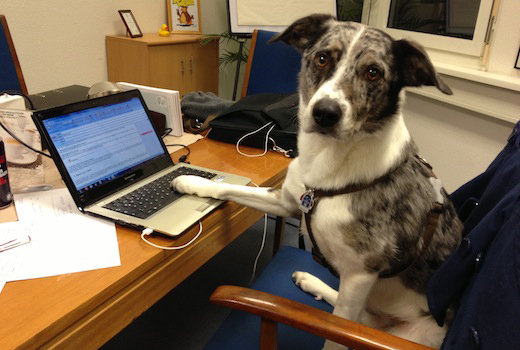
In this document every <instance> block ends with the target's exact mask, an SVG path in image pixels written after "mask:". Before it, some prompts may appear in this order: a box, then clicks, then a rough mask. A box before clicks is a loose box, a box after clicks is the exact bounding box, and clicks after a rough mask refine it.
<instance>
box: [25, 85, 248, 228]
mask: <svg viewBox="0 0 520 350" xmlns="http://www.w3.org/2000/svg"><path fill="white" fill-rule="evenodd" d="M33 119H34V122H35V124H36V127H37V128H38V130H39V131H40V133H41V135H42V136H43V137H44V138H45V139H46V141H47V144H48V147H49V151H50V153H51V155H52V158H53V159H54V162H55V163H56V166H57V168H58V170H59V171H60V174H61V176H62V178H63V180H64V181H65V184H66V185H67V188H68V189H69V191H70V193H71V195H72V198H73V199H74V201H75V203H76V205H77V206H78V209H79V210H80V211H82V212H84V213H87V214H91V215H95V216H100V217H104V218H107V219H110V220H113V221H115V222H116V223H119V224H122V225H126V226H130V227H133V228H136V229H140V230H142V229H145V228H151V229H153V230H154V231H155V232H158V233H162V234H166V235H169V236H176V235H179V234H181V233H182V232H183V231H185V230H186V229H187V228H189V227H190V226H192V225H193V224H195V223H196V222H197V221H198V220H200V219H201V218H202V217H204V216H205V215H207V214H208V213H209V212H211V211H212V210H213V209H215V208H216V207H217V206H218V205H220V204H221V203H222V201H218V200H214V199H209V198H199V197H197V196H191V195H181V194H179V193H177V192H175V191H173V190H172V189H171V187H170V182H171V180H172V179H173V178H174V177H175V176H177V175H179V174H193V175H198V176H203V177H206V178H209V179H211V180H213V181H219V182H226V183H231V184H238V185H246V184H248V183H249V182H250V181H251V180H250V179H248V178H246V177H243V176H238V175H233V174H228V173H224V172H221V171H216V170H212V169H207V168H203V167H199V166H194V165H190V164H185V163H178V164H174V163H173V161H172V160H171V157H170V155H169V154H168V151H167V149H166V146H165V145H164V142H163V141H162V138H161V136H160V135H159V133H158V132H157V130H156V129H155V127H154V125H153V123H152V120H151V118H150V115H149V113H148V109H147V108H146V105H145V103H144V102H143V98H142V96H141V94H140V92H139V91H138V90H131V91H127V92H123V93H118V94H114V95H109V96H105V97H100V98H97V99H92V100H87V101H82V102H77V103H73V104H69V105H66V106H61V107H55V108H51V109H47V110H42V111H37V112H35V113H34V114H33Z"/></svg>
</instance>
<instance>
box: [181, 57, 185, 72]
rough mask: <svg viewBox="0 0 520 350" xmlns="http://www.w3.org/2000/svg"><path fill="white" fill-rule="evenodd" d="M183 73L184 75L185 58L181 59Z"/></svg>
mask: <svg viewBox="0 0 520 350" xmlns="http://www.w3.org/2000/svg"><path fill="white" fill-rule="evenodd" d="M181 74H182V75H184V59H181Z"/></svg>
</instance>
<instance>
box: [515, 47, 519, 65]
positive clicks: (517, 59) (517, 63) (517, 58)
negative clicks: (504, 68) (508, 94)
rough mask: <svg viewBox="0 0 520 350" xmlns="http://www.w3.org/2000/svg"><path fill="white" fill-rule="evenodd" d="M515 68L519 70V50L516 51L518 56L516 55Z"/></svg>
mask: <svg viewBox="0 0 520 350" xmlns="http://www.w3.org/2000/svg"><path fill="white" fill-rule="evenodd" d="M515 68H516V69H520V49H518V54H517V55H516V62H515Z"/></svg>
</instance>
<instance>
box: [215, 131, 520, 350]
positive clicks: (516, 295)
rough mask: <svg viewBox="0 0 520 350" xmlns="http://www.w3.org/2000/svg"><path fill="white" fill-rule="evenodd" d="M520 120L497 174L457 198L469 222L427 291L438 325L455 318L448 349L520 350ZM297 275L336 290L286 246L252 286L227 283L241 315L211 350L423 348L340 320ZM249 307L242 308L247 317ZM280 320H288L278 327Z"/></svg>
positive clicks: (224, 289) (227, 298)
mask: <svg viewBox="0 0 520 350" xmlns="http://www.w3.org/2000/svg"><path fill="white" fill-rule="evenodd" d="M519 179H520V122H519V123H518V124H517V125H516V126H515V128H514V130H513V133H512V135H511V136H510V137H509V139H508V143H507V145H506V147H505V148H504V149H503V150H502V151H501V152H500V154H499V155H498V156H497V158H496V159H495V160H494V161H493V162H492V163H491V165H490V166H489V168H488V169H487V170H486V171H485V172H484V173H483V174H481V175H479V176H478V177H476V178H475V179H474V180H472V181H470V182H468V183H467V184H465V185H464V186H462V187H461V188H460V189H458V190H457V191H455V192H454V193H453V194H452V195H451V197H452V200H453V202H454V204H455V206H456V207H457V209H458V211H459V216H461V219H462V220H463V221H464V227H465V231H464V239H463V241H462V242H461V244H460V247H459V248H458V249H457V250H456V251H455V252H454V253H453V254H452V256H451V257H450V258H449V259H448V260H447V261H446V262H445V263H444V264H443V265H442V266H441V268H440V269H439V270H438V271H437V272H436V274H435V275H434V276H433V278H432V280H431V281H430V283H429V288H428V301H429V305H430V309H431V312H432V315H433V316H434V317H435V319H436V320H437V322H438V323H439V324H442V323H443V322H444V321H445V317H446V310H447V308H448V307H449V306H455V307H456V310H455V315H454V317H453V319H452V321H451V325H450V328H449V331H448V333H447V335H446V338H445V340H444V344H443V348H444V349H477V348H482V349H520V337H519V336H518V334H517V332H516V327H517V325H518V324H519V322H520V274H519V273H518V271H520V181H519ZM295 270H302V271H308V272H310V273H312V274H314V275H316V276H318V277H319V278H321V279H322V280H323V281H324V282H325V283H327V284H329V285H331V286H333V287H337V284H338V281H337V279H335V278H334V277H333V276H332V275H331V274H330V273H329V271H328V270H326V269H325V268H323V267H321V266H320V265H318V264H317V263H315V262H314V261H313V259H312V257H311V254H310V253H309V252H307V251H304V250H299V249H296V248H290V247H282V248H280V250H279V251H278V252H277V253H276V255H275V256H274V257H273V259H272V260H271V262H270V263H269V264H268V265H267V267H266V268H265V270H264V271H263V272H262V273H261V275H260V276H259V278H258V279H257V280H256V281H255V282H254V283H253V285H252V286H251V288H250V289H249V288H241V287H234V286H221V287H219V288H218V289H217V290H216V291H215V292H214V293H213V295H212V297H211V300H212V301H213V302H214V303H216V304H218V305H223V306H226V307H231V308H233V309H236V310H235V311H233V312H232V313H231V314H230V315H229V317H228V318H227V319H226V321H225V322H224V323H223V325H222V326H221V327H220V328H219V330H218V331H217V332H216V334H215V335H214V336H213V338H212V339H211V340H210V341H209V343H208V344H207V346H206V350H215V349H218V350H221V349H258V347H259V345H258V344H261V347H260V348H261V349H275V348H276V343H278V345H279V348H280V349H299V350H305V349H321V347H322V346H323V343H324V339H325V338H327V339H331V340H333V341H335V342H339V343H342V344H344V345H347V346H350V347H353V348H356V349H383V348H385V349H388V348H398V349H420V348H421V347H420V346H418V345H417V344H413V343H410V342H407V341H405V340H403V339H401V338H397V337H394V336H392V335H389V334H386V333H384V332H380V331H377V330H374V329H371V328H369V327H366V326H363V325H360V324H356V323H354V322H350V321H347V320H344V319H340V318H338V317H336V316H334V315H332V314H330V313H329V312H330V311H331V307H330V306H329V305H328V304H326V303H325V302H323V301H317V300H314V299H313V297H312V296H311V295H309V294H307V293H305V292H303V291H302V290H300V289H299V288H298V287H297V286H295V285H294V283H293V282H292V280H291V275H292V273H293V272H294V271H295ZM239 310H240V311H239ZM277 323H279V325H278V327H277Z"/></svg>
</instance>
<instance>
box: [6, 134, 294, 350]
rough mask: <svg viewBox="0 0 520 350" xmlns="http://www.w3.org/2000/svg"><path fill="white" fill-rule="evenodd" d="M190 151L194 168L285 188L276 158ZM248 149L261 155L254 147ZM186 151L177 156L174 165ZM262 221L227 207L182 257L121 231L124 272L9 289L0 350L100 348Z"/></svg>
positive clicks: (227, 150)
mask: <svg viewBox="0 0 520 350" xmlns="http://www.w3.org/2000/svg"><path fill="white" fill-rule="evenodd" d="M190 149H191V155H190V161H191V163H192V164H195V165H203V166H207V167H210V168H214V169H217V170H221V171H225V172H230V173H235V174H238V175H243V176H248V177H250V178H252V180H253V181H254V182H255V183H257V184H259V185H264V186H277V185H280V184H281V183H282V181H283V179H284V177H285V173H286V171H287V165H288V164H289V161H290V160H289V159H288V158H285V157H284V156H282V155H280V154H276V153H272V152H268V154H267V155H266V156H265V157H261V158H247V157H243V156H240V155H238V154H237V153H236V150H235V149H234V145H232V144H225V143H220V142H216V141H212V140H208V139H202V140H200V141H198V142H196V143H195V144H193V145H190ZM246 151H248V152H254V150H253V149H247V147H246ZM183 153H185V152H184V151H183V150H181V151H178V152H177V153H174V156H173V159H178V158H179V156H180V155H181V154H183ZM261 216H262V213H261V212H258V211H256V210H252V209H247V208H244V207H242V206H239V205H237V204H234V203H225V204H224V205H222V206H221V207H219V208H218V209H217V210H215V211H214V212H213V213H211V214H210V215H208V216H207V217H206V218H204V219H203V220H202V223H203V228H204V229H203V233H202V235H201V236H200V238H199V239H198V240H197V241H195V242H194V243H193V244H192V245H191V246H189V247H188V248H186V249H182V250H180V251H163V250H160V249H156V248H153V247H151V246H149V245H147V244H146V243H144V242H143V241H142V240H141V239H140V235H139V232H137V231H134V230H130V229H127V228H123V227H119V226H118V227H117V237H118V244H119V251H120V256H121V266H119V267H113V268H106V269H101V270H94V271H86V272H81V273H73V274H67V275H60V276H55V277H47V278H40V279H33V280H27V281H17V282H9V283H7V285H6V286H5V288H4V290H3V291H2V293H1V294H0V310H2V311H1V312H0V343H1V347H2V348H6V349H11V348H16V347H19V348H21V349H34V348H40V347H45V348H56V347H59V348H71V349H82V348H85V349H87V348H88V349H92V348H97V347H99V345H101V344H103V343H104V342H106V341H107V340H108V339H110V338H111V337H112V336H114V335H115V334H116V333H117V332H118V331H120V330H121V329H123V328H124V327H125V326H126V325H127V324H129V323H130V322H131V321H132V320H133V319H135V318H136V317H137V316H139V315H140V314H141V313H143V312H144V311H146V310H147V309H148V308H149V307H150V306H151V305H153V304H154V303H155V302H156V301H157V300H159V299H160V298H161V297H162V296H164V295H165V294H166V293H168V292H169V291H170V290H171V289H172V288H174V287H175V286H176V285H178V284H179V283H180V282H181V281H182V280H184V279H185V278H186V277H187V276H189V275H190V274H191V273H192V272H193V271H195V270H196V269H198V268H199V267H200V266H202V265H203V264H204V263H205V262H206V261H208V260H209V259H210V258H211V257H213V256H214V255H215V254H216V253H217V252H219V251H220V250H221V249H222V248H224V247H225V246H226V245H227V244H229V243H230V242H231V241H233V240H234V239H235V238H236V237H238V236H239V235H240V234H241V233H242V232H243V231H244V230H245V229H247V228H248V227H249V226H250V225H251V224H252V223H254V222H256V221H257V220H258V219H259V218H260V217H261ZM196 230H197V228H195V227H194V228H192V229H190V230H188V231H187V232H186V233H185V234H183V235H181V236H179V237H177V238H166V237H152V238H151V239H152V240H153V241H154V242H155V243H157V244H161V245H166V246H174V245H181V244H184V243H186V242H187V241H188V240H190V239H191V238H192V237H193V235H194V234H195V232H196Z"/></svg>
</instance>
